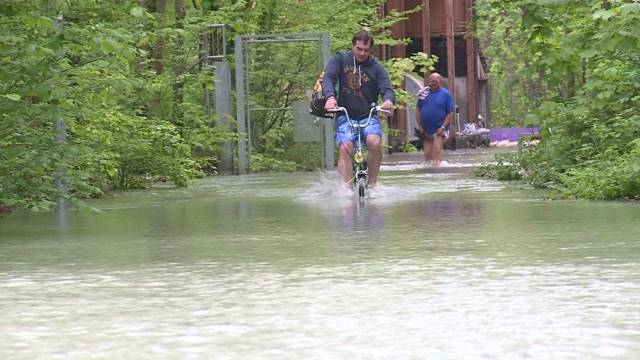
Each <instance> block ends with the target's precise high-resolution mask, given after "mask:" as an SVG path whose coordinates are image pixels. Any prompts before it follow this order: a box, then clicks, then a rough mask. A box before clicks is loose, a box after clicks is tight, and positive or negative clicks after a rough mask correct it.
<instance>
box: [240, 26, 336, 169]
mask: <svg viewBox="0 0 640 360" xmlns="http://www.w3.org/2000/svg"><path fill="white" fill-rule="evenodd" d="M283 45H284V46H294V45H295V46H296V47H297V48H294V50H293V51H292V49H291V48H288V49H287V50H288V54H296V58H295V59H290V60H291V64H286V61H287V59H283V58H281V57H279V56H281V55H277V51H274V49H276V48H277V47H278V46H283ZM265 49H267V50H265ZM312 51H315V54H312ZM305 52H306V53H305ZM274 54H276V55H274ZM306 58H314V59H313V60H314V61H311V62H307V61H305V59H306ZM330 58H331V38H330V36H329V34H328V33H291V34H258V35H238V36H236V37H235V60H236V106H237V114H236V115H237V129H238V173H239V174H246V173H248V172H249V169H250V168H249V159H250V156H251V147H252V146H251V145H252V144H251V139H252V127H253V119H254V118H256V117H257V116H259V114H261V113H262V114H264V113H265V112H271V113H273V112H285V111H286V112H293V113H294V114H293V115H292V116H294V117H296V116H298V117H299V116H304V115H306V116H309V117H310V115H308V114H300V111H294V105H293V104H294V103H295V102H296V101H298V103H299V102H300V101H304V100H306V99H308V98H309V96H308V95H309V93H308V90H310V89H311V87H312V86H313V83H312V82H310V81H306V82H304V83H302V84H298V83H297V82H296V81H293V80H295V79H293V78H292V80H291V81H289V84H290V86H289V87H290V88H293V89H290V88H287V89H275V91H273V92H272V93H271V94H270V95H269V96H271V97H272V98H273V99H272V100H273V101H269V99H267V98H266V97H264V98H263V99H257V98H256V97H255V95H256V94H257V93H258V91H259V92H260V94H262V95H264V94H265V92H266V93H269V90H270V89H269V87H270V86H272V85H273V84H271V83H269V82H266V83H265V82H264V81H263V82H260V81H258V80H257V79H259V78H262V77H264V76H265V74H267V75H271V76H279V75H280V76H284V77H295V76H296V74H299V73H300V72H301V71H304V73H305V74H306V77H307V78H308V77H309V76H311V77H315V76H317V74H318V73H319V71H320V70H321V68H324V66H326V64H327V63H328V62H329V59H330ZM273 59H277V60H275V61H273ZM269 61H273V62H272V63H269ZM283 61H284V62H285V64H284V65H294V64H295V63H296V61H297V62H298V63H297V64H298V65H300V64H303V65H304V64H306V65H309V64H310V63H313V64H315V65H313V66H312V68H306V69H302V68H298V69H297V70H299V72H295V71H285V73H282V74H269V71H277V70H278V66H283V63H282V62H283ZM284 67H285V66H283V67H282V68H284ZM258 87H261V88H259V89H258ZM297 107H299V106H297ZM265 116H266V115H265ZM303 121H314V120H313V118H311V119H310V120H308V119H303ZM320 124H321V127H322V132H323V136H322V151H321V162H322V167H323V168H325V169H330V168H333V167H334V155H333V154H334V144H333V124H332V123H331V122H330V121H323V122H321V123H320Z"/></svg>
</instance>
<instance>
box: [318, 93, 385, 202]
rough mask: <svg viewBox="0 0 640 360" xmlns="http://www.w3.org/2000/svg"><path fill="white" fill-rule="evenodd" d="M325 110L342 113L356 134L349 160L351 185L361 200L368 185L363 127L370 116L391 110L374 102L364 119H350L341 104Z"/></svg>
mask: <svg viewBox="0 0 640 360" xmlns="http://www.w3.org/2000/svg"><path fill="white" fill-rule="evenodd" d="M327 112H328V113H334V114H337V113H339V112H342V113H344V114H345V117H346V118H347V122H349V126H350V127H351V128H352V130H353V132H354V133H355V134H356V142H355V143H354V144H353V148H354V149H353V150H354V151H353V156H351V161H352V164H353V186H354V187H355V188H356V189H357V191H358V196H359V198H360V199H361V200H362V199H364V198H365V195H366V189H367V187H368V186H369V169H368V168H367V161H366V155H367V154H366V146H365V144H364V139H363V137H364V134H363V129H364V128H366V127H367V126H369V123H371V117H372V116H373V115H374V114H375V113H377V112H383V113H386V114H391V112H390V111H388V110H385V109H383V108H382V107H381V106H376V105H375V104H372V106H371V110H369V116H368V117H367V118H366V119H362V120H352V119H351V117H350V116H349V112H348V111H347V109H345V108H344V107H342V106H340V107H336V108H333V109H327ZM334 116H335V115H334Z"/></svg>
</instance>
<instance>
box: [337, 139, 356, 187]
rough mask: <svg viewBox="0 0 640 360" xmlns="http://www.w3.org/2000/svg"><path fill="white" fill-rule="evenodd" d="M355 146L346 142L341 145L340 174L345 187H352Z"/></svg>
mask: <svg viewBox="0 0 640 360" xmlns="http://www.w3.org/2000/svg"><path fill="white" fill-rule="evenodd" d="M352 151H353V144H352V143H351V142H344V143H342V144H340V159H338V173H339V174H340V178H342V181H343V182H344V184H345V185H347V186H351V180H352V177H351V174H352V172H353V164H352V162H351V152H352Z"/></svg>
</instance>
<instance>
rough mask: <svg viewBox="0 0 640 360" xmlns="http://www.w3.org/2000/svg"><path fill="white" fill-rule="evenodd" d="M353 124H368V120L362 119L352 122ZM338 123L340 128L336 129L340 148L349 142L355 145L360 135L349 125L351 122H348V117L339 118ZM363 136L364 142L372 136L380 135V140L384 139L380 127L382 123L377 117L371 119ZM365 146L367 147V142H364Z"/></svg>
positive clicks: (337, 142)
mask: <svg viewBox="0 0 640 360" xmlns="http://www.w3.org/2000/svg"><path fill="white" fill-rule="evenodd" d="M352 122H353V123H365V122H367V118H364V119H360V120H352ZM337 123H338V128H337V129H336V144H337V145H338V146H340V145H341V144H342V143H344V142H347V141H348V142H351V143H353V144H355V143H356V140H357V136H358V133H357V132H356V129H354V128H352V127H351V126H350V125H349V122H348V121H347V117H346V116H344V115H342V116H340V117H338V119H337ZM362 134H363V135H364V138H363V140H364V139H366V138H367V136H368V135H372V134H373V135H378V136H379V137H380V138H382V126H381V125H380V121H379V120H378V118H377V117H375V116H372V117H371V122H369V125H367V127H365V128H364V129H362ZM364 144H365V146H366V144H367V143H366V141H364Z"/></svg>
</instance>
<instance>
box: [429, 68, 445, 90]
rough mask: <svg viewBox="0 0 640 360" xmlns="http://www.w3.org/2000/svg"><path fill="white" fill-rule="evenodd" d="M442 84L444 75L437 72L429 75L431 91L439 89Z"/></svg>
mask: <svg viewBox="0 0 640 360" xmlns="http://www.w3.org/2000/svg"><path fill="white" fill-rule="evenodd" d="M440 86H442V75H440V74H438V73H437V72H434V73H432V74H431V75H429V87H430V88H431V91H435V90H438V89H439V88H440Z"/></svg>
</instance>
